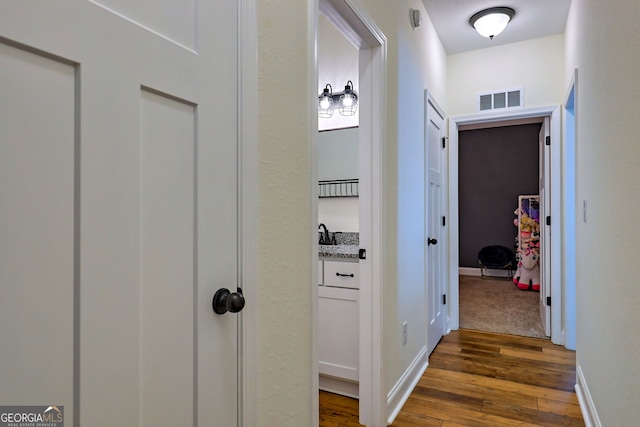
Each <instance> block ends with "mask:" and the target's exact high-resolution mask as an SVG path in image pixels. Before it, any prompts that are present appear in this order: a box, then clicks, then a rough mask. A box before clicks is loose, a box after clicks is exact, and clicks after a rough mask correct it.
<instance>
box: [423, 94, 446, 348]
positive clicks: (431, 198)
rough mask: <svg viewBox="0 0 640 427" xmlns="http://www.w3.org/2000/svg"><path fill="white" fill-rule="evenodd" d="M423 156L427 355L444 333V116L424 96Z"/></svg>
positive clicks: (429, 98)
mask: <svg viewBox="0 0 640 427" xmlns="http://www.w3.org/2000/svg"><path fill="white" fill-rule="evenodd" d="M426 105H427V117H426V139H427V141H426V145H427V146H426V150H425V152H426V155H427V159H426V160H427V161H426V163H427V200H426V203H427V215H426V217H427V224H426V229H427V241H426V244H427V251H426V257H427V260H426V268H427V271H426V277H427V319H428V327H427V351H428V353H429V354H431V352H432V351H433V349H434V348H435V347H436V345H437V344H438V342H439V341H440V339H441V338H442V335H443V333H444V316H445V315H444V301H443V299H444V295H445V291H444V287H443V280H442V277H443V274H444V269H443V268H442V260H443V247H444V245H443V237H444V235H443V233H442V230H443V227H444V224H443V222H442V221H443V220H442V215H443V200H442V191H443V189H442V175H443V174H442V165H443V159H442V156H443V144H442V138H443V137H444V113H442V110H441V109H440V108H439V107H438V106H437V105H436V104H435V102H434V101H433V99H431V97H430V96H429V95H427V102H426Z"/></svg>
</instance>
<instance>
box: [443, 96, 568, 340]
mask: <svg viewBox="0 0 640 427" xmlns="http://www.w3.org/2000/svg"><path fill="white" fill-rule="evenodd" d="M560 111H561V110H560V107H559V106H555V105H554V106H547V107H535V108H523V109H521V110H512V111H505V112H498V113H496V112H491V113H481V114H472V115H467V116H454V117H449V152H448V165H449V167H448V182H447V186H448V209H447V212H448V214H447V215H448V217H447V219H448V220H449V221H448V241H449V248H448V271H449V296H450V304H449V314H450V316H449V318H448V325H447V327H448V329H453V330H455V329H458V328H459V325H460V321H459V320H460V316H459V314H460V313H459V288H458V287H459V279H458V274H459V253H458V251H459V244H458V238H459V230H458V229H459V221H458V132H459V130H458V127H459V126H463V125H477V124H482V123H487V124H489V123H492V122H502V121H507V120H517V119H527V118H533V117H549V118H550V135H551V149H550V150H551V154H550V156H551V164H550V173H551V181H552V182H551V185H552V190H557V191H551V193H552V194H551V198H552V203H551V206H550V208H551V210H552V216H555V217H557V218H559V217H560V216H559V214H557V211H556V209H559V207H560V205H561V202H560V200H561V199H560V193H561V191H560V184H561V168H560V164H561V162H560V161H555V160H553V159H560V157H561V150H560V147H561V127H562V126H561V119H560ZM551 230H552V236H559V235H561V221H560V220H559V219H556V220H552V222H551ZM560 240H561V239H556V238H553V239H552V240H551V243H550V246H551V248H552V251H551V258H550V259H547V260H544V259H543V260H542V261H543V262H548V263H549V264H550V265H551V266H552V267H551V268H550V270H551V283H550V289H549V292H550V293H551V296H552V305H551V313H552V314H551V317H552V319H561V318H562V298H563V295H562V287H561V280H560V277H561V269H562V259H561V249H560V243H561V242H560ZM551 341H552V342H553V343H554V344H563V343H564V342H563V337H562V330H561V322H560V321H552V322H551Z"/></svg>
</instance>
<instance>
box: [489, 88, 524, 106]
mask: <svg viewBox="0 0 640 427" xmlns="http://www.w3.org/2000/svg"><path fill="white" fill-rule="evenodd" d="M523 107H524V90H523V88H517V89H507V90H501V91H499V92H485V93H480V94H478V111H488V110H502V109H512V108H523Z"/></svg>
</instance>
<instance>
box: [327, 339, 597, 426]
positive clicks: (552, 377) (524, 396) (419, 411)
mask: <svg viewBox="0 0 640 427" xmlns="http://www.w3.org/2000/svg"><path fill="white" fill-rule="evenodd" d="M574 384H575V352H572V351H568V350H565V349H564V348H563V347H560V346H556V345H553V344H551V342H550V341H548V340H541V339H536V338H525V337H515V336H510V335H500V334H492V333H487V332H478V331H469V330H460V331H453V332H451V333H450V334H449V335H447V336H445V337H443V339H442V341H441V342H440V344H438V346H437V347H436V349H435V350H434V352H433V354H432V355H431V357H430V358H429V367H428V368H427V370H426V372H425V374H424V375H423V377H422V378H421V379H420V382H419V383H418V385H417V387H416V388H415V390H414V391H413V393H412V394H411V396H410V397H409V400H408V401H407V403H406V404H405V405H404V407H403V408H402V411H401V412H400V414H398V417H397V418H396V420H395V422H394V423H393V424H392V426H393V427H416V426H421V427H463V426H467V427H469V426H472V427H496V426H545V427H551V426H584V422H583V420H582V415H581V413H580V407H579V406H578V400H577V398H576V394H575V392H574V390H573V386H574ZM358 426H360V424H359V423H358V401H357V400H354V399H349V398H345V397H342V396H337V395H335V394H331V393H325V392H321V393H320V427H358Z"/></svg>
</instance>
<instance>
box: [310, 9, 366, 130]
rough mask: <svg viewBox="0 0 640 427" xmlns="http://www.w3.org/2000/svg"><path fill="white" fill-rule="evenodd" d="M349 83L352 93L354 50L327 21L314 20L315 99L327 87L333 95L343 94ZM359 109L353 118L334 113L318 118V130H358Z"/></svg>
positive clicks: (355, 86) (355, 85) (356, 81)
mask: <svg viewBox="0 0 640 427" xmlns="http://www.w3.org/2000/svg"><path fill="white" fill-rule="evenodd" d="M349 80H351V82H352V83H353V89H354V91H355V92H356V93H358V90H359V87H360V86H359V79H358V49H357V48H356V47H355V46H354V45H353V44H351V42H350V41H348V40H347V39H346V38H345V37H344V36H343V35H342V34H341V33H340V32H339V31H338V30H337V29H336V27H334V25H333V24H332V23H331V22H329V20H328V19H327V18H325V17H324V16H323V15H320V18H319V19H318V95H319V94H321V93H322V90H323V89H324V88H325V86H326V85H327V83H329V84H330V85H331V87H332V88H333V92H334V93H338V92H343V91H344V87H345V85H346V84H347V82H348V81H349ZM359 111H360V110H359V109H357V110H356V114H355V115H353V116H342V115H340V113H339V112H337V111H335V112H334V114H333V116H332V117H331V118H318V129H319V130H326V129H340V128H345V127H352V126H358V123H359V116H360V115H359Z"/></svg>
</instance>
